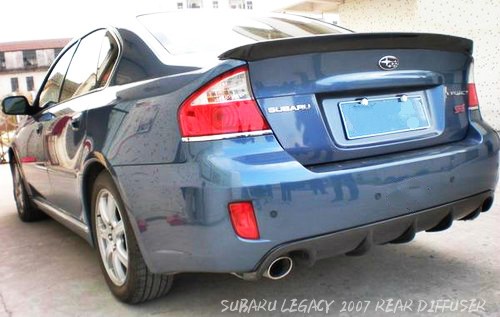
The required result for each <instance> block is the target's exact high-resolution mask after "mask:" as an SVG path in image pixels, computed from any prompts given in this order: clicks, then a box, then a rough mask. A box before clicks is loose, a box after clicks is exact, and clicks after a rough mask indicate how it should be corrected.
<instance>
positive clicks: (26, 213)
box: [11, 162, 47, 222]
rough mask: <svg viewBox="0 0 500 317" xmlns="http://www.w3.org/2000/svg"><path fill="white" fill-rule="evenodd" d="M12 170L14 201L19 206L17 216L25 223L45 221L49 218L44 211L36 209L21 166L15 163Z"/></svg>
mask: <svg viewBox="0 0 500 317" xmlns="http://www.w3.org/2000/svg"><path fill="white" fill-rule="evenodd" d="M11 170H12V186H13V187H14V199H15V201H16V206H17V215H18V216H19V219H21V220H22V221H23V222H33V221H37V220H40V219H44V218H46V217H47V216H46V215H45V214H44V213H43V211H41V210H39V209H38V208H36V207H35V206H34V205H33V203H32V202H31V200H30V198H29V195H28V192H27V191H26V187H25V185H24V181H23V178H22V176H21V171H20V170H19V166H18V165H17V164H16V163H15V162H13V163H12V165H11Z"/></svg>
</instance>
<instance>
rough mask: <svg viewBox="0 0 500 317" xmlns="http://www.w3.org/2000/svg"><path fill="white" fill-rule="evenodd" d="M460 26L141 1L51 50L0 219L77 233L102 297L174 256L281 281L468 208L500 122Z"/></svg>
mask: <svg viewBox="0 0 500 317" xmlns="http://www.w3.org/2000/svg"><path fill="white" fill-rule="evenodd" d="M472 46H473V45H472V41H470V40H468V39H465V38H460V37H454V36H447V35H440V34H423V33H370V34H369V33H366V34H362V33H358V34H357V33H352V32H350V31H348V30H345V29H342V28H340V27H337V26H334V25H331V24H328V23H325V22H321V21H317V20H313V19H309V18H304V17H299V16H294V15H286V14H263V15H259V14H253V15H248V14H243V13H237V12H236V11H231V12H230V13H225V12H223V11H221V12H219V13H216V12H205V11H203V10H192V11H190V12H171V13H168V12H167V13H154V14H145V15H140V16H136V17H134V18H133V19H130V20H127V19H124V20H123V21H121V22H119V23H116V24H114V26H113V27H106V28H96V29H95V30H93V31H91V32H89V33H88V34H86V35H85V36H82V37H78V38H76V39H75V40H73V41H72V42H70V43H69V44H68V45H67V46H66V47H65V48H64V49H63V51H62V52H61V53H60V54H59V56H58V57H57V58H56V60H55V62H54V63H53V65H52V66H51V67H50V69H49V71H48V74H47V76H46V78H45V80H44V81H43V83H42V85H41V87H40V90H39V92H38V95H37V97H36V98H35V100H34V102H33V103H32V104H29V103H28V101H27V100H26V99H25V98H24V97H21V96H14V97H8V98H6V99H4V100H3V103H2V105H3V111H4V112H5V113H6V114H10V115H25V116H26V119H25V120H24V121H23V123H22V124H21V125H20V127H19V129H18V131H17V133H16V138H15V140H14V141H13V142H12V145H11V147H10V149H9V154H10V166H11V168H12V175H13V182H14V195H15V201H16V204H17V209H18V213H19V217H20V218H21V220H22V221H26V222H30V221H34V220H37V219H40V218H41V217H43V216H44V215H45V214H47V215H50V216H51V217H52V218H54V219H56V220H57V221H59V222H61V223H62V224H64V225H65V226H67V227H68V228H70V229H71V230H73V231H74V232H76V233H77V234H78V235H80V236H81V237H83V238H84V239H85V240H87V241H88V243H89V244H90V245H92V246H94V247H95V249H96V250H97V253H98V259H99V262H100V266H101V268H102V271H103V274H104V277H105V280H106V282H107V284H108V286H109V288H110V289H111V292H112V293H113V294H114V295H115V296H116V297H117V298H118V299H119V300H121V301H124V302H127V303H139V302H143V301H146V300H151V299H153V298H156V297H159V296H161V295H163V294H166V293H167V292H168V291H169V289H170V288H171V286H172V281H173V277H174V275H175V274H177V273H183V272H218V273H232V274H234V275H236V276H238V277H240V278H243V279H246V280H257V279H259V278H261V277H267V278H270V279H274V280H277V279H281V278H283V277H285V276H286V275H288V274H289V273H290V271H292V270H293V268H294V267H295V266H296V265H311V264H313V263H315V262H316V261H317V260H319V259H322V258H326V257H330V256H334V255H341V254H346V255H360V254H363V253H364V252H366V251H367V250H368V249H370V247H371V246H372V245H379V244H385V243H403V242H409V241H411V240H412V239H413V238H414V236H415V233H416V232H419V231H431V232H434V231H440V230H444V229H447V228H448V227H450V226H451V225H452V223H453V221H454V220H469V219H474V218H475V217H477V216H478V215H479V214H480V213H481V212H483V211H487V210H488V209H489V208H490V207H491V205H492V203H493V193H494V189H495V186H496V183H497V178H498V151H499V138H498V136H497V134H496V132H495V131H494V130H493V129H492V128H491V127H490V126H489V125H488V124H487V123H486V122H485V121H484V120H483V118H482V117H481V112H480V110H479V101H478V97H477V94H476V86H475V83H474V76H473V57H472Z"/></svg>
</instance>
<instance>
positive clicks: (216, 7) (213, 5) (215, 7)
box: [212, 1, 219, 9]
mask: <svg viewBox="0 0 500 317" xmlns="http://www.w3.org/2000/svg"><path fill="white" fill-rule="evenodd" d="M212 7H213V8H214V9H218V8H219V1H212Z"/></svg>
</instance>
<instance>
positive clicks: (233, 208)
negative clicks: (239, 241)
mask: <svg viewBox="0 0 500 317" xmlns="http://www.w3.org/2000/svg"><path fill="white" fill-rule="evenodd" d="M229 215H230V217H231V223H232V224H233V228H234V232H236V234H237V235H238V236H240V237H241V238H244V239H252V240H257V239H259V228H258V226H257V219H256V218H255V213H254V210H253V206H252V203H251V202H248V201H244V202H237V203H230V204H229Z"/></svg>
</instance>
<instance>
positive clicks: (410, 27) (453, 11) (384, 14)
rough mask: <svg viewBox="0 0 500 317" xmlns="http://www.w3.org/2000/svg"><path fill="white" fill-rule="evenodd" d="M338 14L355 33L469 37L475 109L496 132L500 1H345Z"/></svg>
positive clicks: (498, 120) (498, 125) (499, 113)
mask: <svg viewBox="0 0 500 317" xmlns="http://www.w3.org/2000/svg"><path fill="white" fill-rule="evenodd" d="M338 13H339V16H340V25H342V26H345V27H347V28H350V29H353V30H354V31H357V32H383V31H404V32H431V33H445V34H451V35H456V36H462V37H467V38H470V39H472V40H473V41H474V58H475V65H474V66H475V79H476V86H477V89H478V94H479V103H480V105H481V113H482V115H483V117H484V118H485V119H486V120H487V121H488V122H489V123H490V124H492V125H493V126H494V127H495V128H496V129H497V130H500V104H499V101H500V1H498V0H475V1H473V0H440V1H437V0H385V1H382V0H376V1H374V0H346V1H345V2H344V4H341V5H340V6H339V12H338Z"/></svg>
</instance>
